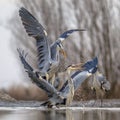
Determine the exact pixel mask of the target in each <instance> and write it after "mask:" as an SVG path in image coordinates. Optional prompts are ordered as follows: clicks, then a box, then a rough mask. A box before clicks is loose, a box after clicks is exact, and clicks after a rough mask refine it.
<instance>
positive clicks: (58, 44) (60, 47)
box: [57, 41, 67, 58]
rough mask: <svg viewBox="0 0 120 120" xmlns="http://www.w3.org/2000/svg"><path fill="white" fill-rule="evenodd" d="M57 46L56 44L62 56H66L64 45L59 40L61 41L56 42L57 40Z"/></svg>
mask: <svg viewBox="0 0 120 120" xmlns="http://www.w3.org/2000/svg"><path fill="white" fill-rule="evenodd" d="M57 46H58V49H59V51H60V53H62V54H63V56H64V58H66V57H67V55H66V52H65V50H64V46H63V44H62V42H61V41H58V42H57Z"/></svg>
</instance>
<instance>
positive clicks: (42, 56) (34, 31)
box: [19, 7, 50, 70]
mask: <svg viewBox="0 0 120 120" xmlns="http://www.w3.org/2000/svg"><path fill="white" fill-rule="evenodd" d="M19 15H20V17H21V20H22V23H23V25H24V27H25V30H26V32H27V33H28V35H29V36H32V37H34V38H35V39H36V46H37V50H38V67H39V69H40V70H42V69H43V67H44V66H45V64H46V63H47V62H48V60H49V58H50V48H49V44H48V38H47V33H46V31H45V29H44V28H43V26H42V25H41V24H40V23H39V22H38V21H37V19H36V18H35V17H34V16H33V15H32V14H31V13H29V12H28V11H27V10H26V9H25V8H23V7H22V8H21V9H20V10H19Z"/></svg>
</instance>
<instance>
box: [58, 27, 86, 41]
mask: <svg viewBox="0 0 120 120" xmlns="http://www.w3.org/2000/svg"><path fill="white" fill-rule="evenodd" d="M77 31H85V29H71V30H67V31H65V32H64V33H62V34H61V35H60V36H59V38H58V40H60V41H63V40H65V39H66V38H67V37H68V36H69V35H71V34H72V33H74V32H77Z"/></svg>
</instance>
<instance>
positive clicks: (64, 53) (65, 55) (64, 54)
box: [60, 49, 67, 58]
mask: <svg viewBox="0 0 120 120" xmlns="http://www.w3.org/2000/svg"><path fill="white" fill-rule="evenodd" d="M60 52H61V53H62V54H63V56H64V58H66V57H67V54H66V52H65V50H63V49H61V50H60Z"/></svg>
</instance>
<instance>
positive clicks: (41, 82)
mask: <svg viewBox="0 0 120 120" xmlns="http://www.w3.org/2000/svg"><path fill="white" fill-rule="evenodd" d="M28 74H29V76H30V78H31V79H32V82H34V83H35V84H36V85H37V86H38V87H39V88H41V89H43V90H44V91H45V92H46V93H47V95H48V96H49V97H52V96H53V94H57V90H56V89H55V88H54V87H53V86H52V85H51V84H50V83H48V82H47V81H46V80H44V79H42V78H40V79H39V78H38V77H37V76H36V74H35V73H34V72H32V71H28Z"/></svg>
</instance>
